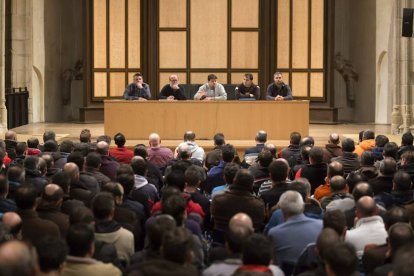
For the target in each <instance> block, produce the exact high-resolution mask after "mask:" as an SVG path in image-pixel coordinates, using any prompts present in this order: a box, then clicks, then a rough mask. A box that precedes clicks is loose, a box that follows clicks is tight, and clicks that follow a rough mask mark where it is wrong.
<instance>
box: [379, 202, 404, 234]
mask: <svg viewBox="0 0 414 276" xmlns="http://www.w3.org/2000/svg"><path fill="white" fill-rule="evenodd" d="M398 222H402V223H409V222H410V217H409V215H408V212H407V210H406V209H404V208H402V207H399V206H394V207H392V208H391V209H388V210H387V212H385V215H384V224H385V229H387V230H388V229H389V228H390V227H391V226H393V225H394V224H396V223H398Z"/></svg>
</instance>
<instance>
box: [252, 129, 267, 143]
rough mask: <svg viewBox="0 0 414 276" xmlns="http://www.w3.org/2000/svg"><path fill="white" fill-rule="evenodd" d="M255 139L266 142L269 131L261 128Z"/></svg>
mask: <svg viewBox="0 0 414 276" xmlns="http://www.w3.org/2000/svg"><path fill="white" fill-rule="evenodd" d="M255 140H256V141H257V142H258V143H266V141H267V133H266V131H264V130H260V131H258V132H257V133H256V137H255Z"/></svg>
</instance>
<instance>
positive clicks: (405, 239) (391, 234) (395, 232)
mask: <svg viewBox="0 0 414 276" xmlns="http://www.w3.org/2000/svg"><path fill="white" fill-rule="evenodd" d="M413 242H414V232H413V229H412V228H411V226H410V225H409V224H408V223H402V222H397V223H396V224H394V225H393V226H391V227H390V229H389V230H388V243H389V245H390V247H391V256H392V255H394V254H395V253H396V252H397V250H398V249H399V248H401V247H402V246H403V245H405V244H409V243H413Z"/></svg>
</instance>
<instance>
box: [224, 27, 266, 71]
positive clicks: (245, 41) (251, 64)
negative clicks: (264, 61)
mask: <svg viewBox="0 0 414 276" xmlns="http://www.w3.org/2000/svg"><path fill="white" fill-rule="evenodd" d="M231 48H232V50H231V67H232V68H237V69H242V68H250V69H257V68H258V66H259V33H258V32H232V34H231Z"/></svg>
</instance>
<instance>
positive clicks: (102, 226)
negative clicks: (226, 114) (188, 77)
mask: <svg viewBox="0 0 414 276" xmlns="http://www.w3.org/2000/svg"><path fill="white" fill-rule="evenodd" d="M360 137H361V138H360V141H359V143H358V144H355V142H354V140H352V139H351V138H346V137H343V136H342V135H339V134H337V133H332V134H330V135H329V137H327V144H326V145H315V142H314V139H313V138H312V137H302V136H301V134H300V133H298V132H292V133H291V136H290V144H289V145H288V146H287V147H284V148H283V147H279V148H278V147H277V145H276V146H275V145H273V144H270V143H268V138H269V137H268V136H267V133H266V132H265V131H263V130H261V131H258V133H257V135H256V137H255V141H256V145H254V146H253V145H252V147H251V148H248V149H246V151H245V154H244V156H239V155H238V153H237V150H236V149H235V148H234V146H232V145H231V144H227V143H226V141H225V134H223V133H217V134H216V135H215V136H214V149H212V150H211V151H210V152H205V151H204V149H203V148H202V147H201V146H199V145H198V144H197V142H196V141H197V140H196V133H194V132H192V131H188V132H186V133H185V134H184V139H183V142H181V143H179V144H178V145H177V146H176V147H174V148H173V149H170V148H167V147H164V146H163V144H162V140H161V137H160V136H159V135H158V134H157V133H151V134H149V142H148V146H146V145H143V144H139V145H136V146H135V147H131V148H128V147H127V146H126V142H127V137H125V136H124V135H123V134H122V133H117V134H116V135H115V136H114V137H113V140H114V143H115V145H111V142H112V139H111V137H108V136H106V135H102V136H99V137H97V139H96V141H93V139H92V134H91V133H90V131H89V130H87V129H84V130H82V131H81V133H80V136H79V140H78V141H70V140H64V141H60V143H58V142H57V141H56V135H55V133H54V132H53V131H46V132H45V133H44V135H43V143H42V144H41V143H40V142H39V140H38V139H36V138H30V139H28V140H27V141H26V142H23V141H19V140H18V135H16V133H15V132H13V131H7V132H6V134H5V139H4V140H0V165H1V171H0V219H1V221H0V275H49V274H50V275H205V276H213V275H359V274H362V275H392V274H390V273H393V275H398V276H400V275H414V267H413V266H411V264H410V260H413V259H414V257H413V256H414V232H413V229H412V226H413V223H414V194H413V179H414V147H413V135H412V134H411V133H405V134H404V135H403V136H402V141H401V146H400V147H399V146H398V145H397V144H396V143H394V142H390V141H389V139H388V137H386V136H385V135H377V136H375V133H374V132H373V131H371V130H365V131H363V132H361V135H360Z"/></svg>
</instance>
